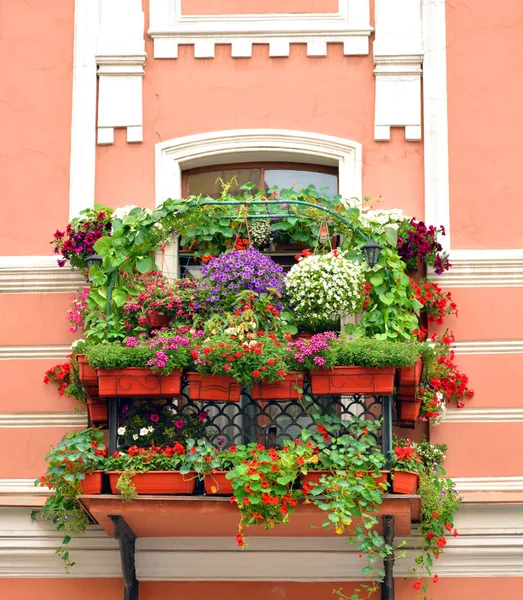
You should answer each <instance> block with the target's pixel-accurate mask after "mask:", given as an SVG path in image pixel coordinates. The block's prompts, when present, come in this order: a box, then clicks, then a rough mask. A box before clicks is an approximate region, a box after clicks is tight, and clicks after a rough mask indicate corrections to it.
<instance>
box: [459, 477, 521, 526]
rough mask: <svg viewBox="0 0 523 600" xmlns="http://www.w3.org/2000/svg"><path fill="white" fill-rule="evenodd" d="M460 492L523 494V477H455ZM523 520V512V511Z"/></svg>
mask: <svg viewBox="0 0 523 600" xmlns="http://www.w3.org/2000/svg"><path fill="white" fill-rule="evenodd" d="M453 481H454V483H455V484H456V489H457V490H459V492H523V475H520V476H517V477H453ZM521 516H522V518H523V511H521Z"/></svg>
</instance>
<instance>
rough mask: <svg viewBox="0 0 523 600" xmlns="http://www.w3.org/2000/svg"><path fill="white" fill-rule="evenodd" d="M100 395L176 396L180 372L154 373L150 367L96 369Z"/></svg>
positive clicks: (179, 388)
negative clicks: (168, 373)
mask: <svg viewBox="0 0 523 600" xmlns="http://www.w3.org/2000/svg"><path fill="white" fill-rule="evenodd" d="M97 373H98V384H99V388H100V396H103V397H117V396H161V397H163V398H176V397H178V396H179V395H180V391H181V383H182V372H181V371H173V372H172V373H171V374H170V375H156V374H154V373H153V372H152V371H151V370H150V369H140V368H138V367H128V368H127V369H97Z"/></svg>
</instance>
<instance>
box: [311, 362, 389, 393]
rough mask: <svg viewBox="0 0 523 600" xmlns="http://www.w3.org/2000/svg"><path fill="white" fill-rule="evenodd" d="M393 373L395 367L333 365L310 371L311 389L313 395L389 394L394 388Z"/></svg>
mask: <svg viewBox="0 0 523 600" xmlns="http://www.w3.org/2000/svg"><path fill="white" fill-rule="evenodd" d="M395 373H396V367H382V368H376V367H334V369H325V370H318V371H311V390H312V393H313V394H314V395H315V396H329V395H330V396H343V395H345V394H377V395H389V394H392V392H393V390H394V375H395Z"/></svg>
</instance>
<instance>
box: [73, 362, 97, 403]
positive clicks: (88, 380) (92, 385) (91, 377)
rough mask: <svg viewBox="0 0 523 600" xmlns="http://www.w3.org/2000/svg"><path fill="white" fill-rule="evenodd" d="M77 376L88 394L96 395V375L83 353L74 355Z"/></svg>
mask: <svg viewBox="0 0 523 600" xmlns="http://www.w3.org/2000/svg"><path fill="white" fill-rule="evenodd" d="M76 362H77V364H78V377H79V379H80V383H81V384H82V385H83V387H84V389H85V391H86V392H87V394H88V395H89V396H93V397H95V396H98V376H97V374H96V371H95V370H94V369H93V368H92V367H91V366H90V365H89V363H88V362H87V358H85V356H84V355H83V354H77V355H76Z"/></svg>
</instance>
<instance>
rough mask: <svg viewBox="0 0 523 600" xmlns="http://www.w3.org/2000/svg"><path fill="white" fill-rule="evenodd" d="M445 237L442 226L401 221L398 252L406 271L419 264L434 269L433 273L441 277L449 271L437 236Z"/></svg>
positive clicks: (446, 259)
mask: <svg viewBox="0 0 523 600" xmlns="http://www.w3.org/2000/svg"><path fill="white" fill-rule="evenodd" d="M439 234H441V235H445V228H444V227H443V225H441V226H440V227H434V225H429V226H428V227H427V226H426V225H425V223H423V222H422V221H416V219H411V220H410V221H407V220H405V221H403V222H402V223H401V224H400V226H399V229H398V252H399V255H400V256H401V258H402V259H403V260H404V261H405V263H406V265H407V268H408V269H416V268H417V266H418V263H419V262H424V263H426V264H427V265H429V266H431V267H434V271H435V272H436V273H437V274H438V275H441V273H443V271H447V270H448V269H450V267H451V264H450V262H449V259H448V257H447V255H446V254H445V253H443V247H442V245H441V244H440V243H439V242H438V235H439Z"/></svg>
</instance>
